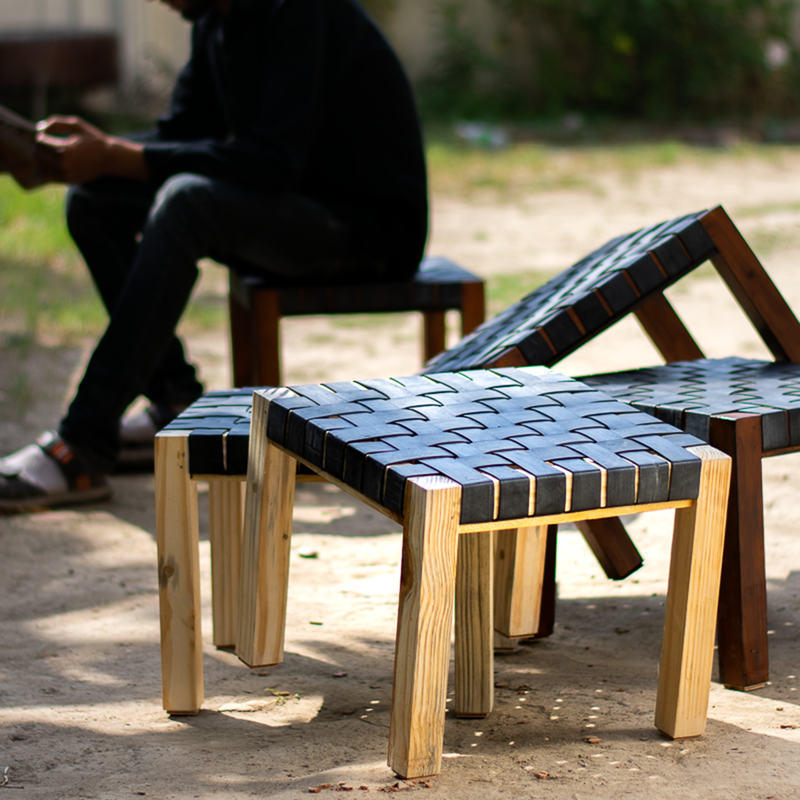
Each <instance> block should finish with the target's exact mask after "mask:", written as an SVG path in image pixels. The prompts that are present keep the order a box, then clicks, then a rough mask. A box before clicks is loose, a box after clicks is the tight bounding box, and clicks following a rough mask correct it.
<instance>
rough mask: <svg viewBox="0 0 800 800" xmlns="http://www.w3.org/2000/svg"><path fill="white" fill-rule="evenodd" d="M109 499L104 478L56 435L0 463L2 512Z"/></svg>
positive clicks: (48, 434)
mask: <svg viewBox="0 0 800 800" xmlns="http://www.w3.org/2000/svg"><path fill="white" fill-rule="evenodd" d="M110 495H111V486H110V485H109V483H108V481H107V480H106V477H105V475H102V474H100V473H98V472H97V471H95V470H93V469H92V468H91V467H90V466H89V465H88V464H87V463H86V461H84V459H83V458H82V457H81V456H80V454H79V453H78V452H77V451H76V450H74V449H73V448H72V447H70V445H68V444H67V443H66V442H65V441H64V440H63V439H62V438H61V437H60V436H59V435H58V434H57V433H56V432H55V431H46V432H45V433H43V434H42V435H41V436H40V437H39V438H38V439H37V440H36V443H35V444H31V445H28V446H27V447H23V448H22V450H18V451H17V452H16V453H13V454H12V455H10V456H6V458H2V459H0V509H1V510H6V511H31V510H34V509H38V508H47V507H49V506H55V505H68V504H72V503H87V502H90V501H92V500H103V499H105V498H106V497H110Z"/></svg>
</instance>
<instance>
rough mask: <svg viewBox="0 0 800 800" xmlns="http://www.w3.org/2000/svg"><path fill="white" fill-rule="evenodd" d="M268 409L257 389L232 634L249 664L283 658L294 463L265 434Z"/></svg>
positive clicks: (242, 658) (276, 662) (251, 428)
mask: <svg viewBox="0 0 800 800" xmlns="http://www.w3.org/2000/svg"><path fill="white" fill-rule="evenodd" d="M268 413H269V401H268V400H266V399H265V398H264V397H262V396H261V395H259V394H258V393H255V394H254V395H253V416H252V420H251V423H250V452H249V456H248V458H249V465H250V466H249V472H248V476H247V489H246V490H245V492H246V494H245V508H244V538H243V541H242V567H241V576H240V579H239V619H238V625H237V633H236V655H237V656H239V658H240V659H241V660H242V661H244V663H245V664H248V665H249V666H251V667H254V666H267V665H269V664H279V663H280V662H281V661H283V637H284V631H285V628H286V600H287V595H288V591H289V552H290V548H291V544H292V507H293V505H294V484H295V475H296V474H297V462H296V461H295V460H294V459H293V458H292V457H291V456H288V455H286V453H284V452H283V451H282V450H279V449H278V448H277V447H275V446H274V445H273V444H271V443H270V442H269V441H268V440H267V438H266V431H267V416H268Z"/></svg>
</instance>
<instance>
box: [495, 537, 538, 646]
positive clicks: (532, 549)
mask: <svg viewBox="0 0 800 800" xmlns="http://www.w3.org/2000/svg"><path fill="white" fill-rule="evenodd" d="M546 549H547V528H546V527H536V528H519V529H516V530H507V531H498V532H497V543H496V546H495V569H494V627H495V630H496V631H497V632H498V633H500V634H501V635H502V636H506V637H508V638H510V639H515V638H521V637H527V636H534V635H535V634H536V633H537V631H538V630H539V612H540V610H541V603H542V586H543V583H544V565H545V553H546Z"/></svg>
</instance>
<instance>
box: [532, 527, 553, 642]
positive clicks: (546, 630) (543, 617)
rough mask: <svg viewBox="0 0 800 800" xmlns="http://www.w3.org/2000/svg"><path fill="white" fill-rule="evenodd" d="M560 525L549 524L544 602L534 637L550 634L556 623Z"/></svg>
mask: <svg viewBox="0 0 800 800" xmlns="http://www.w3.org/2000/svg"><path fill="white" fill-rule="evenodd" d="M557 540H558V525H548V526H547V549H546V550H545V553H544V579H543V581H542V603H541V605H540V606H539V629H538V630H537V631H536V636H534V637H533V638H534V639H544V638H545V637H546V636H550V635H551V634H552V633H553V630H554V628H555V625H556V594H557V586H556V542H557Z"/></svg>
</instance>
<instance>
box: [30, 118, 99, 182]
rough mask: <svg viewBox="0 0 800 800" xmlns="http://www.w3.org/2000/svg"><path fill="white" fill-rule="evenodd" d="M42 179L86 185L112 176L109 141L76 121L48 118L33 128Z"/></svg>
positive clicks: (95, 129)
mask: <svg viewBox="0 0 800 800" xmlns="http://www.w3.org/2000/svg"><path fill="white" fill-rule="evenodd" d="M37 129H38V133H37V135H36V142H37V156H38V158H39V160H40V162H41V164H42V173H43V176H44V177H45V178H46V179H47V180H49V181H56V182H59V183H86V182H87V181H92V180H94V179H95V178H99V177H102V176H103V175H109V174H113V173H112V168H113V164H112V160H113V159H112V152H113V147H112V142H113V139H112V137H109V136H106V134H104V133H103V132H102V131H101V130H99V129H98V128H95V127H94V125H90V124H89V123H88V122H86V120H83V119H80V117H50V118H49V119H46V120H44V121H43V122H40V123H39V124H38V125H37Z"/></svg>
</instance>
